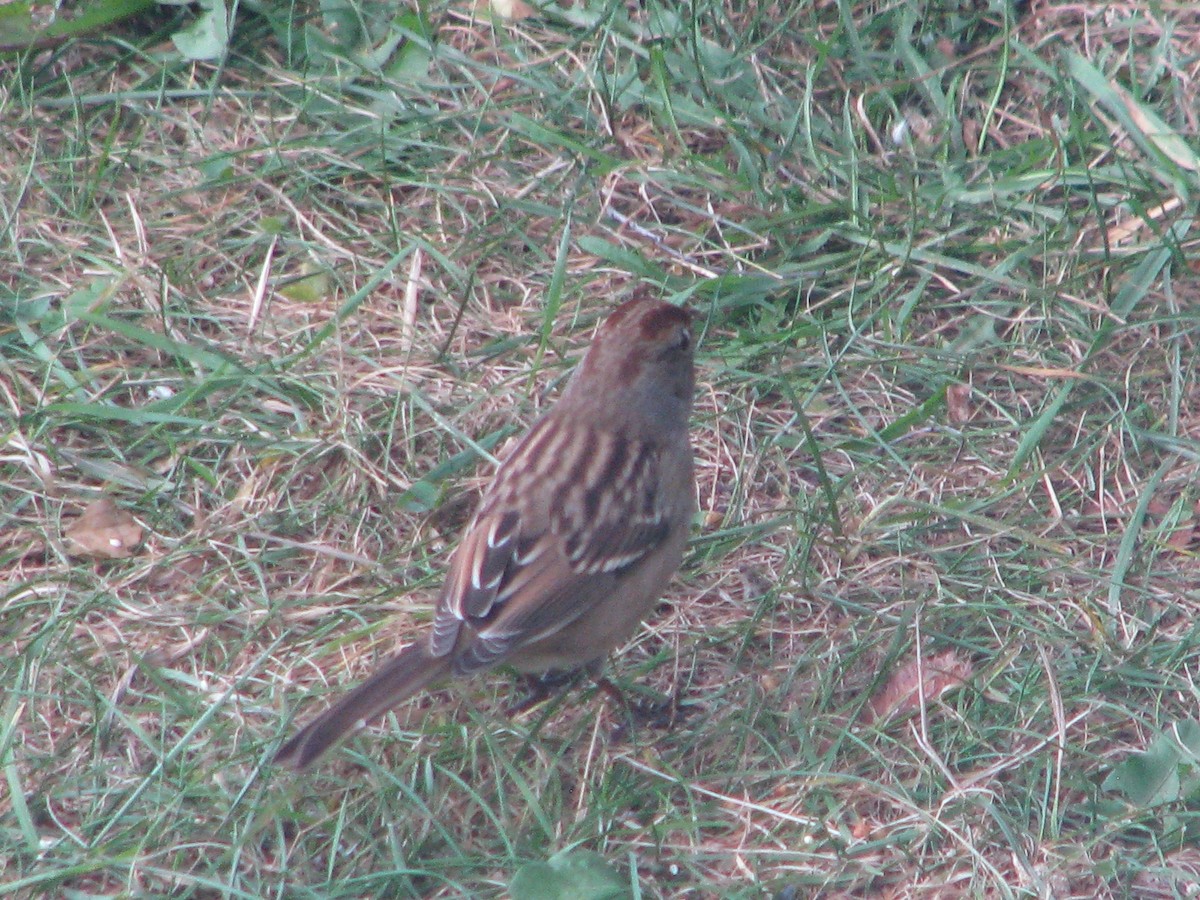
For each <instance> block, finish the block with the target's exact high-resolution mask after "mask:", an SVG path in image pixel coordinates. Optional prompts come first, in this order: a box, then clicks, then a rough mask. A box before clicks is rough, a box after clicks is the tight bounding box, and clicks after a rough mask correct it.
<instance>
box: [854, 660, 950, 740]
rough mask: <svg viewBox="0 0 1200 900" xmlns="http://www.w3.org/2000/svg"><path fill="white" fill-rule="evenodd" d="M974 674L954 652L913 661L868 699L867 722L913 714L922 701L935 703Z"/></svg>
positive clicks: (899, 670) (901, 668)
mask: <svg viewBox="0 0 1200 900" xmlns="http://www.w3.org/2000/svg"><path fill="white" fill-rule="evenodd" d="M973 673H974V666H972V665H971V663H970V662H969V661H968V660H965V659H961V658H960V657H959V656H958V655H957V654H956V653H955V652H954V651H953V650H946V651H944V652H943V653H939V654H937V655H936V656H931V657H929V658H927V659H924V660H920V659H913V660H912V661H911V662H908V663H906V664H905V665H903V666H901V667H900V668H899V669H897V670H896V673H895V674H894V675H892V677H891V679H890V680H889V681H888V683H887V684H886V685H885V686H884V688H883V690H882V691H880V692H879V693H878V694H876V695H875V696H874V697H872V698H871V703H870V705H869V706H868V713H867V716H866V720H867V721H868V722H874V721H877V720H879V719H884V718H890V717H891V716H894V715H898V714H904V713H909V712H912V711H914V710H916V709H918V708H919V707H920V703H921V699H922V697H923V698H924V699H925V700H936V699H937V698H939V697H942V696H944V695H945V694H947V693H949V692H950V691H952V690H954V689H956V688H959V687H962V685H963V684H964V682H966V680H967V679H968V678H970V677H971V675H972V674H973Z"/></svg>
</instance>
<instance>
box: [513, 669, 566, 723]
mask: <svg viewBox="0 0 1200 900" xmlns="http://www.w3.org/2000/svg"><path fill="white" fill-rule="evenodd" d="M583 671H584V670H583V669H551V670H550V671H549V672H543V673H541V674H537V675H535V674H532V673H528V672H523V673H521V676H520V678H521V684H522V685H523V686H524V688H525V696H524V697H522V698H521V699H520V700H518V701H517V702H516V703H513V704H511V705H510V706H508V707H507V708H506V710H505V712H507V713H508V714H509V715H510V716H518V715H521V714H522V713H526V712H529V710H531V709H533V708H534V707H535V706H538V705H539V704H541V703H543V702H544V701H546V700H549V699H550V698H551V697H557V696H558V695H559V694H562V693H564V692H565V691H567V690H568V689H570V688H571V687H572V686H573V685H575V684H576V683H577V682H578V681H579V678H580V676H581V675H582V674H583Z"/></svg>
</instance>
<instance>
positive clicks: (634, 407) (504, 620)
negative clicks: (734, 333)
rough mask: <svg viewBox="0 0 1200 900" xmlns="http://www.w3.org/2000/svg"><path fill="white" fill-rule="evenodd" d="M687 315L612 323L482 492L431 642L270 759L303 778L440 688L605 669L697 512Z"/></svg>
mask: <svg viewBox="0 0 1200 900" xmlns="http://www.w3.org/2000/svg"><path fill="white" fill-rule="evenodd" d="M692 320H693V313H692V312H691V311H690V310H688V309H685V308H683V307H679V306H674V305H672V304H669V303H664V302H661V301H657V300H654V299H650V298H646V297H637V298H635V299H632V300H629V301H627V302H625V303H623V304H621V305H620V306H619V307H617V309H615V310H614V311H613V312H612V313H611V314H610V315H609V316H608V318H607V319H606V320H605V322H604V323H603V325H602V326H601V327H600V329H599V330H598V332H597V334H596V336H595V338H594V340H593V342H592V344H591V346H590V347H589V349H588V351H587V353H586V354H585V355H584V358H583V360H582V362H581V363H580V364H579V365H578V367H577V368H576V370H575V371H574V373H573V374H572V376H571V378H570V380H569V381H568V384H567V386H566V388H565V389H564V390H563V393H562V395H561V397H560V398H559V399H558V401H557V402H556V403H555V404H554V405H553V407H552V408H551V409H550V410H549V411H548V412H547V413H546V414H545V415H543V416H542V417H541V418H540V419H539V420H538V421H536V422H535V423H534V424H533V426H532V427H531V428H530V429H529V431H528V432H526V433H525V434H524V435H523V436H522V438H521V439H520V440H519V441H518V442H517V443H516V444H515V446H514V447H513V449H512V451H511V452H510V453H508V455H507V456H506V457H505V458H504V459H503V461H502V462H500V464H499V465H498V467H497V468H496V471H495V473H494V475H493V477H492V479H491V482H490V483H489V484H488V486H487V487H486V488H485V489H484V492H483V495H482V497H481V499H480V502H479V506H478V509H477V510H476V512H475V514H474V516H473V517H472V519H471V521H470V522H469V524H468V525H467V527H466V529H465V530H464V532H463V534H462V538H461V540H460V542H459V544H458V547H457V549H456V550H455V552H454V554H453V556H452V557H451V559H450V563H449V567H448V569H447V573H446V579H445V583H444V585H443V587H442V590H441V594H440V596H439V598H438V602H437V610H436V613H435V615H434V619H433V623H432V626H431V627H430V629H429V631H428V634H426V635H425V636H423V637H422V638H420V639H418V640H417V641H416V642H414V643H412V644H410V645H409V646H408V647H406V648H405V649H403V650H401V651H400V652H399V653H398V654H397V655H395V656H393V657H392V658H391V659H390V660H388V661H387V662H385V663H383V665H382V666H381V667H380V668H379V669H378V671H376V672H375V673H374V674H373V675H371V676H370V677H369V678H367V680H366V681H364V682H363V683H362V684H360V685H358V686H357V687H355V688H354V689H353V690H351V691H350V693H348V694H347V695H346V696H344V697H343V698H341V699H340V700H338V701H337V702H335V703H334V704H333V705H332V706H331V707H330V708H329V709H327V710H326V711H325V712H323V713H321V714H320V715H319V716H317V717H316V718H315V719H313V720H312V721H311V722H309V723H308V724H307V725H305V726H304V727H303V728H301V729H300V731H298V732H297V733H296V734H295V736H293V737H292V738H291V739H290V740H288V741H287V743H285V744H284V745H283V746H282V747H281V748H280V749H279V751H278V753H277V754H276V756H275V760H276V762H278V763H281V764H284V765H287V766H289V767H291V768H293V769H296V770H297V771H303V770H305V769H307V768H309V767H310V766H312V765H313V763H315V762H316V761H317V760H319V759H320V758H321V757H322V756H323V755H324V754H325V753H327V752H328V751H329V750H331V749H332V748H333V747H335V746H336V745H337V744H338V743H339V742H340V741H341V740H342V739H343V738H345V737H346V736H347V735H349V734H351V733H352V732H353V731H354V730H356V729H357V728H358V727H359V726H360V724H362V723H366V722H370V721H371V720H373V719H375V718H377V717H378V716H381V715H382V714H383V713H385V712H387V711H388V710H389V709H391V708H392V707H394V706H396V705H397V704H399V703H401V702H403V701H404V700H406V699H408V698H410V697H412V696H413V695H414V694H416V693H417V692H419V691H421V690H422V689H424V688H425V687H426V686H428V685H429V684H430V683H432V682H436V681H442V680H445V679H447V678H451V677H465V676H470V675H475V674H477V673H480V672H485V671H487V670H489V669H492V668H494V667H496V666H499V665H502V664H503V665H508V666H512V667H513V668H515V669H517V670H518V671H520V672H524V673H529V674H534V675H540V674H546V673H555V672H560V671H563V670H577V669H581V668H586V669H588V670H589V671H593V672H596V671H599V669H600V668H601V667H602V666H603V663H604V661H605V659H606V658H607V657H608V655H609V654H610V653H611V652H612V651H613V650H614V649H616V648H617V647H618V646H620V645H621V644H622V643H624V642H625V641H626V640H627V639H628V638H629V637H630V635H632V634H633V632H634V631H635V630H636V629H637V627H638V626H639V624H640V623H641V622H642V620H643V619H644V618H645V617H646V616H647V615H648V614H649V613H650V612H651V610H652V609H653V607H654V605H655V603H656V602H657V601H658V600H659V598H660V597H661V595H662V592H663V590H664V589H665V588H666V586H667V584H668V583H669V582H670V580H671V578H672V576H673V575H674V574H675V572H676V570H677V569H678V568H679V564H680V562H681V560H682V559H683V552H684V546H685V544H686V543H687V539H688V530H689V527H690V524H691V521H692V517H693V515H694V513H695V509H696V499H695V479H694V475H693V468H692V448H691V443H690V440H689V435H688V420H689V417H690V415H691V410H692V395H693V392H694V389H695V373H694V363H693V344H694V340H693V335H692Z"/></svg>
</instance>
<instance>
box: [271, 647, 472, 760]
mask: <svg viewBox="0 0 1200 900" xmlns="http://www.w3.org/2000/svg"><path fill="white" fill-rule="evenodd" d="M449 674H450V662H449V660H447V659H446V658H445V657H434V656H432V655H431V654H430V653H429V650H428V648H427V646H426V642H425V641H420V642H418V643H416V644H413V645H412V646H410V647H406V648H405V649H404V650H402V651H401V652H400V654H399V655H397V656H395V657H393V658H392V659H390V660H388V661H387V662H386V663H384V665H383V667H382V668H380V670H379V671H378V672H376V673H375V674H374V675H372V676H371V677H370V678H368V679H367V680H366V681H364V682H363V683H362V684H360V685H359V686H358V687H356V688H354V690H352V691H351V692H350V693H349V694H347V695H346V696H345V697H343V698H342V699H340V700H338V701H337V702H336V703H335V704H333V706H331V707H329V709H327V710H325V712H323V713H321V715H319V716H317V718H315V719H313V721H311V722H309V723H308V724H307V725H305V726H304V727H303V728H301V729H300V731H299V732H298V733H297V734H296V735H295V736H293V737H292V739H291V740H289V741H288V742H287V743H286V744H284V745H283V746H282V747H280V748H279V751H278V752H277V753H276V754H275V762H277V763H279V764H281V765H285V766H289V767H291V768H293V769H295V770H296V771H303V770H305V769H307V768H308V767H309V766H311V765H312V764H313V763H315V762H316V761H317V760H318V759H320V758H321V757H322V756H324V755H325V754H326V753H328V752H329V751H330V750H332V749H333V748H334V747H336V746H337V745H338V744H339V743H341V741H342V740H343V739H344V738H346V737H348V736H349V735H350V734H352V733H353V732H354V731H355V730H356V729H357V728H358V726H359V724H360V723H363V722H369V721H371V720H372V719H374V718H376V717H377V716H381V715H383V714H384V713H385V712H387V711H388V710H389V709H391V708H392V707H393V706H396V705H397V704H399V703H402V702H403V701H405V700H407V699H408V698H409V697H411V696H412V695H413V694H415V693H417V692H418V691H419V690H421V689H422V688H424V687H425V686H426V685H428V684H429V683H430V682H432V681H436V680H438V679H439V678H443V677H445V676H447V675H449Z"/></svg>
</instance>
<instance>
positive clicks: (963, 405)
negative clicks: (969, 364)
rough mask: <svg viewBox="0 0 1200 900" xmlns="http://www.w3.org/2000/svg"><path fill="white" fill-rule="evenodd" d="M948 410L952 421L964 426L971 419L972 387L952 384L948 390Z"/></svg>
mask: <svg viewBox="0 0 1200 900" xmlns="http://www.w3.org/2000/svg"><path fill="white" fill-rule="evenodd" d="M946 410H947V412H948V413H949V414H950V421H951V422H953V423H954V424H955V425H962V424H963V423H964V422H966V421H968V420H969V419H970V418H971V386H970V385H969V384H952V385H949V386H948V387H947V388H946Z"/></svg>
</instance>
